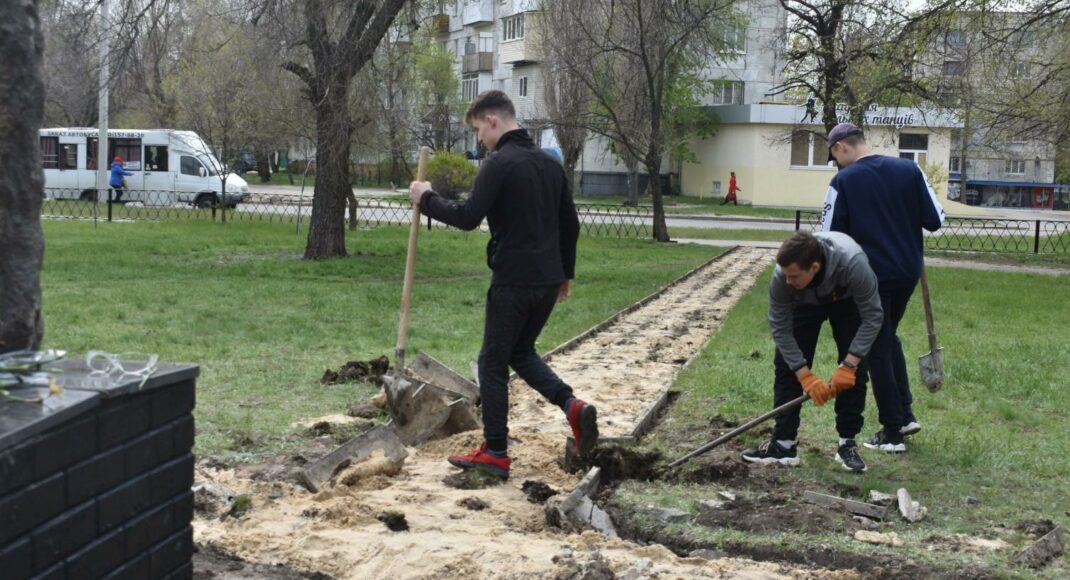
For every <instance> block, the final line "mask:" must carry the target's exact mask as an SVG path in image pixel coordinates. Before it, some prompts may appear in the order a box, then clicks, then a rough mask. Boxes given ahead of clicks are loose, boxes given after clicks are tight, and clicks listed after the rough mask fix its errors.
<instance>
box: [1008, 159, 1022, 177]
mask: <svg viewBox="0 0 1070 580" xmlns="http://www.w3.org/2000/svg"><path fill="white" fill-rule="evenodd" d="M1006 169H1007V175H1025V159H1008V160H1007V167H1006Z"/></svg>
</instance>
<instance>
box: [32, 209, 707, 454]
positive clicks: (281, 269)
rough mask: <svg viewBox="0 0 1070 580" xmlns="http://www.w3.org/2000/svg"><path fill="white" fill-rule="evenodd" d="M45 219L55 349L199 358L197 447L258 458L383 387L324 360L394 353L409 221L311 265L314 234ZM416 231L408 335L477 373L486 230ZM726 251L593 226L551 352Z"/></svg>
mask: <svg viewBox="0 0 1070 580" xmlns="http://www.w3.org/2000/svg"><path fill="white" fill-rule="evenodd" d="M44 227H45V235H46V244H47V249H46V257H45V266H44V272H43V275H42V285H43V292H44V316H45V322H46V333H45V341H44V347H46V348H61V349H65V350H68V351H70V352H71V353H72V356H76V355H77V354H81V353H84V352H85V351H86V350H89V349H103V350H108V351H112V352H123V351H140V352H146V351H147V352H155V353H159V354H160V356H161V359H162V360H166V361H188V362H195V363H198V364H200V365H201V378H200V379H199V382H198V405H197V410H196V419H197V426H198V435H197V451H198V452H199V453H201V454H206V455H214V456H226V457H231V458H234V457H237V458H239V459H241V458H247V459H251V458H255V457H258V456H262V455H263V454H266V453H276V452H280V451H284V450H286V449H288V448H290V446H291V445H292V444H293V443H294V437H293V433H295V431H296V430H295V429H294V428H293V427H291V423H293V422H294V421H296V420H299V419H306V418H311V417H316V416H321V415H326V414H331V413H343V412H344V411H345V407H346V404H347V403H352V402H363V401H364V400H366V399H367V397H368V396H370V395H371V394H373V388H372V387H370V386H368V385H363V384H353V385H344V386H322V385H320V384H319V379H320V377H321V376H322V374H323V372H324V371H325V370H326V369H328V368H337V367H338V366H340V365H341V364H342V363H344V362H346V361H348V360H356V359H359V360H365V359H369V358H373V357H378V356H380V355H388V356H390V357H391V358H393V351H394V344H395V340H396V335H397V324H398V305H399V303H400V297H401V282H402V275H403V271H404V259H405V248H406V239H407V232H408V230H407V229H404V228H400V227H386V228H381V229H377V230H358V231H356V232H349V235H348V236H347V245H348V250H349V253H350V255H349V257H347V258H345V259H339V260H331V261H325V262H305V261H302V260H301V259H300V257H301V254H302V252H303V248H304V242H305V237H304V234H303V233H302V235H301V236H297V235H295V234H294V231H293V229H292V228H290V227H285V226H280V225H277V224H260V223H237V224H235V223H230V224H227V225H226V226H223V225H220V224H218V223H205V222H185V223H183V222H157V223H148V222H139V223H111V224H109V223H101V224H97V225H96V226H94V224H93V223H91V222H89V223H87V222H64V221H60V222H55V221H48V222H46V223H45V226H44ZM420 236H421V237H420V253H419V258H418V260H417V264H416V272H417V276H416V284H415V287H414V290H413V306H412V311H411V315H410V330H409V342H408V346H409V348H410V351H425V352H428V353H429V354H431V355H433V356H435V357H437V358H439V359H440V360H442V361H443V362H445V363H446V364H448V365H450V366H452V367H453V368H455V369H457V370H458V371H460V372H462V373H463V374H465V375H466V376H467V375H469V374H470V373H469V372H468V362H469V361H471V360H474V359H475V358H476V356H477V354H478V350H479V344H480V341H481V337H482V324H483V302H484V295H485V292H486V288H487V284H488V282H489V273H488V270H487V267H486V265H485V254H484V245H485V243H486V240H487V237H486V235H484V234H465V233H462V232H457V231H445V230H435V231H432V232H427V231H426V230H425V231H423V232H421V234H420ZM718 252H719V250H718V249H716V248H708V247H706V248H703V247H694V246H676V245H658V244H654V243H652V242H649V241H644V240H614V239H605V238H602V239H592V238H587V237H583V238H581V241H580V250H579V263H578V266H577V280H576V282H575V286H574V291H573V298H572V299H571V300H569V301H568V302H566V303H564V304H562V305H561V306H560V307H559V310H558V312H556V313H555V315H554V316H553V317H552V318H551V320H550V324H549V325H548V326H547V328H546V330H545V331H544V332H543V335H542V337H541V339H540V341H539V344H538V348H539V349H540V351H548V350H550V349H551V348H553V347H554V346H556V345H558V344H560V343H562V342H564V341H565V340H567V339H569V338H571V337H572V336H574V335H576V334H579V333H580V332H582V331H583V330H586V329H587V328H589V327H590V326H593V325H594V324H596V323H598V322H600V321H601V320H603V319H605V318H607V317H608V316H610V315H611V314H612V313H613V312H615V311H617V310H619V309H621V308H623V307H625V306H626V305H628V304H631V303H632V302H634V301H636V300H638V299H639V298H642V297H643V296H646V295H647V294H650V293H652V292H654V291H655V290H656V289H657V288H659V287H660V286H662V285H663V284H665V283H667V282H668V281H670V280H672V279H673V278H675V277H677V276H679V275H680V274H682V273H683V272H685V271H686V270H688V269H690V268H692V267H694V266H696V265H698V264H699V263H701V262H703V261H705V260H707V259H709V258H711V257H712V256H714V255H716V254H717V253H718ZM250 439H251V440H252V441H253V442H254V444H253V445H249V440H250Z"/></svg>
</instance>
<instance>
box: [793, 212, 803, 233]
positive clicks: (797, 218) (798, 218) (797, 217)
mask: <svg viewBox="0 0 1070 580" xmlns="http://www.w3.org/2000/svg"><path fill="white" fill-rule="evenodd" d="M800 221H802V210H801V209H797V210H795V231H799V222H800Z"/></svg>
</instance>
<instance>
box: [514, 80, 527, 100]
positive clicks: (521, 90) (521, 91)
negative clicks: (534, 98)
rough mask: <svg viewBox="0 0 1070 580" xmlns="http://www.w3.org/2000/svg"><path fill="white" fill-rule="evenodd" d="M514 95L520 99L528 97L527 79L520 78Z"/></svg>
mask: <svg viewBox="0 0 1070 580" xmlns="http://www.w3.org/2000/svg"><path fill="white" fill-rule="evenodd" d="M516 94H517V95H519V96H521V97H526V96H528V77H520V83H519V87H518V88H517V91H516Z"/></svg>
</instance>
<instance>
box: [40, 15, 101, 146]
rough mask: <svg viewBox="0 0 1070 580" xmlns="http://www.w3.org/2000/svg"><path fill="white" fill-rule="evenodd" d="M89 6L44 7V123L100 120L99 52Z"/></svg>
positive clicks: (84, 124) (85, 124)
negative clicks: (98, 115) (98, 116)
mask: <svg viewBox="0 0 1070 580" xmlns="http://www.w3.org/2000/svg"><path fill="white" fill-rule="evenodd" d="M90 10H91V9H90V8H87V7H84V6H82V5H80V4H78V3H71V2H48V3H44V5H43V6H42V8H41V21H42V28H43V31H44V36H45V39H46V42H45V56H44V72H45V124H46V125H49V126H63V127H92V126H94V125H96V124H97V70H98V66H99V63H98V62H97V60H98V59H97V54H96V52H95V51H94V50H93V47H94V46H95V44H96V37H95V33H96V30H95V29H94V28H93V27H92V24H93V22H94V18H93V16H92V15H91V14H87V12H88V11H90Z"/></svg>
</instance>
